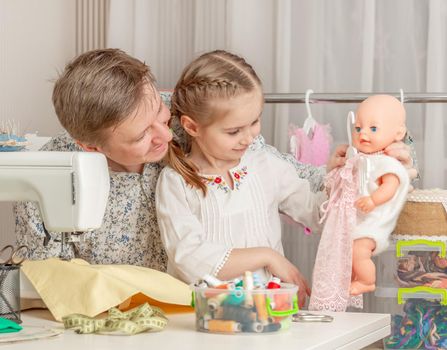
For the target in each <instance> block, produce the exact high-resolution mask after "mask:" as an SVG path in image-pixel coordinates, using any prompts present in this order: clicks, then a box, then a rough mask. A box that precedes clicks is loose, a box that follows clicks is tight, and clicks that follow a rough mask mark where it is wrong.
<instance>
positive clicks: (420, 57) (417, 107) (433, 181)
mask: <svg viewBox="0 0 447 350" xmlns="http://www.w3.org/2000/svg"><path fill="white" fill-rule="evenodd" d="M446 13H447V2H446V1H442V0H431V1H428V0H395V1H387V0H376V1H375V0H345V1H333V0H295V1H292V0H244V1H236V0H111V3H110V16H109V29H108V37H107V45H108V46H110V47H121V48H123V49H125V50H126V51H128V52H129V53H131V54H134V55H136V56H137V57H139V58H141V59H144V60H145V61H146V62H148V63H149V64H150V65H151V66H152V68H153V70H154V73H155V75H156V76H157V77H158V80H159V85H160V86H161V87H163V88H172V87H173V86H174V84H175V81H176V79H177V77H178V76H179V74H180V71H181V69H182V67H184V66H185V65H186V64H187V63H188V62H189V61H190V60H191V59H192V58H193V57H195V56H196V55H197V54H199V53H201V52H204V51H208V50H212V49H216V48H222V49H227V50H231V51H233V52H235V53H238V54H241V55H243V56H244V57H246V59H247V60H248V61H249V62H250V63H252V65H253V66H254V68H255V69H256V71H257V72H258V74H259V75H260V77H261V79H262V81H263V84H264V90H265V92H304V91H305V90H306V89H309V88H311V89H313V90H314V91H315V92H397V91H399V89H400V88H402V89H403V90H404V92H405V91H407V92H409V91H411V92H442V91H447V74H445V73H446V62H447V57H446V56H447V52H446V51H447V50H446V42H447V41H446V34H447V28H446ZM355 107H356V106H355V105H354V104H351V105H349V104H337V105H335V104H320V105H313V106H312V112H313V115H314V117H315V118H316V119H317V120H318V121H320V122H323V123H330V124H331V126H332V131H333V136H334V140H335V143H346V140H347V137H346V131H345V120H346V115H347V112H348V111H349V110H352V109H355ZM406 108H407V113H408V123H407V124H408V127H409V129H410V130H411V132H412V134H413V136H414V140H415V145H416V150H417V154H418V160H419V166H420V174H421V178H422V179H421V181H420V182H419V186H420V187H424V188H431V187H444V188H445V187H446V167H445V166H446V160H445V157H446V145H445V143H444V133H445V130H446V120H447V116H446V115H445V114H446V106H445V105H442V104H438V105H422V104H412V105H406ZM305 115H306V113H305V108H304V106H302V105H297V104H290V105H287V104H280V105H279V104H278V105H275V106H273V105H268V106H266V108H265V112H264V117H263V134H264V136H265V137H266V139H267V140H268V142H270V143H271V144H273V145H275V146H276V147H278V148H279V149H280V150H282V151H287V144H288V137H287V128H288V125H289V123H295V124H297V125H302V123H303V121H304V118H305ZM283 240H284V247H285V251H286V255H287V256H288V257H289V258H290V259H291V260H292V261H293V262H294V263H295V264H296V265H297V266H299V268H300V269H301V270H302V271H303V272H304V273H305V275H306V276H308V277H309V278H310V276H311V271H312V267H313V263H314V257H315V253H316V249H317V244H318V237H317V236H311V237H307V236H304V235H303V234H302V232H300V230H299V229H296V228H294V227H288V226H285V227H284V239H283ZM380 305H381V302H377V301H376V300H375V299H374V298H372V299H371V300H368V301H367V305H366V310H367V311H371V310H373V311H386V310H387V307H388V306H385V307H382V306H380Z"/></svg>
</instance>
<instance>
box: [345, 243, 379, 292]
mask: <svg viewBox="0 0 447 350" xmlns="http://www.w3.org/2000/svg"><path fill="white" fill-rule="evenodd" d="M352 248H353V250H352V272H353V279H352V283H351V289H350V294H351V295H360V294H363V293H367V292H372V291H373V290H374V289H375V288H376V285H375V283H376V266H375V265H374V262H373V261H372V260H371V257H372V252H373V251H374V249H375V248H376V243H375V242H374V240H373V239H371V238H359V239H356V240H355V241H354V243H353V247H352Z"/></svg>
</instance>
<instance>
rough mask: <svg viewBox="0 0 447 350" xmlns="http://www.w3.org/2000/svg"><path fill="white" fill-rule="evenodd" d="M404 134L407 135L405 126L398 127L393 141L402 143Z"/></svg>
mask: <svg viewBox="0 0 447 350" xmlns="http://www.w3.org/2000/svg"><path fill="white" fill-rule="evenodd" d="M406 133H407V128H406V126H405V125H402V126H400V127H399V130H398V131H397V134H396V139H395V141H402V140H403V139H404V137H405V134H406Z"/></svg>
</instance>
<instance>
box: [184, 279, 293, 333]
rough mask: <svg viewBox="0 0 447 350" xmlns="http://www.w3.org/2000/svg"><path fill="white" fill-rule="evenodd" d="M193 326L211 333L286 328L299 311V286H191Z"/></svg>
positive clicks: (282, 284) (274, 330)
mask: <svg viewBox="0 0 447 350" xmlns="http://www.w3.org/2000/svg"><path fill="white" fill-rule="evenodd" d="M191 288H192V289H193V291H194V293H193V301H194V308H195V313H196V329H197V330H198V331H201V332H210V333H229V334H233V333H267V332H277V331H281V330H285V329H288V328H289V327H290V323H291V322H292V315H293V314H295V313H297V312H298V297H297V291H298V287H297V286H295V285H293V284H287V283H281V288H279V289H253V290H246V289H242V288H241V287H236V288H235V289H218V288H208V287H197V286H191Z"/></svg>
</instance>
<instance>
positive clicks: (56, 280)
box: [22, 258, 191, 321]
mask: <svg viewBox="0 0 447 350" xmlns="http://www.w3.org/2000/svg"><path fill="white" fill-rule="evenodd" d="M22 272H23V273H24V274H25V276H26V277H27V278H28V279H29V280H30V282H31V283H32V284H33V286H34V288H35V289H36V291H37V293H39V295H40V296H41V298H42V300H43V301H44V303H45V304H46V305H47V307H48V309H49V310H50V312H51V313H52V314H53V316H54V318H55V319H56V320H58V321H61V320H62V317H64V316H66V315H69V314H73V313H79V314H83V315H86V316H89V317H95V316H97V315H99V314H100V313H102V312H105V311H107V310H109V309H110V308H112V307H115V306H117V305H119V304H121V303H123V302H125V301H126V300H128V299H129V298H131V297H132V296H135V295H136V294H139V293H141V294H143V295H145V296H147V297H149V298H151V299H154V300H157V301H159V302H160V303H166V304H175V305H190V303H191V290H190V289H189V287H188V285H187V284H185V283H183V282H182V281H180V280H177V279H175V278H174V277H172V276H170V275H168V274H167V273H163V272H160V271H157V270H152V269H149V268H145V267H140V266H131V265H90V264H89V263H87V262H86V261H84V260H81V259H73V260H71V261H63V260H60V259H56V258H51V259H47V260H36V261H31V260H27V261H24V262H23V264H22ZM160 306H162V305H160Z"/></svg>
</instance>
